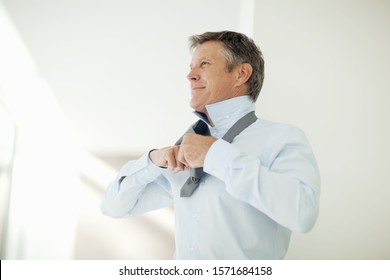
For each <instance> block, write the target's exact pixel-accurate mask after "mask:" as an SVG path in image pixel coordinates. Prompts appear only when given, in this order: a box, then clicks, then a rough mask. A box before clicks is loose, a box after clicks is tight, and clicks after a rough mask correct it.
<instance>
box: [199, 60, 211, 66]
mask: <svg viewBox="0 0 390 280" xmlns="http://www.w3.org/2000/svg"><path fill="white" fill-rule="evenodd" d="M207 64H210V63H209V62H208V61H202V62H201V63H200V66H204V65H207Z"/></svg>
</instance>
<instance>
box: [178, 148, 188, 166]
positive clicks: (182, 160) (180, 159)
mask: <svg viewBox="0 0 390 280" xmlns="http://www.w3.org/2000/svg"><path fill="white" fill-rule="evenodd" d="M177 161H178V162H180V163H181V164H182V165H183V166H188V162H187V161H186V159H185V157H184V147H183V146H180V149H179V152H178V154H177Z"/></svg>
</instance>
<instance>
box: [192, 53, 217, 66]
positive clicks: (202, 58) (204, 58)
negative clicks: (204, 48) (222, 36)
mask: <svg viewBox="0 0 390 280" xmlns="http://www.w3.org/2000/svg"><path fill="white" fill-rule="evenodd" d="M202 60H207V61H212V58H211V57H206V56H202V57H200V58H198V59H197V60H196V61H202ZM192 65H193V64H192V63H190V68H191V67H192Z"/></svg>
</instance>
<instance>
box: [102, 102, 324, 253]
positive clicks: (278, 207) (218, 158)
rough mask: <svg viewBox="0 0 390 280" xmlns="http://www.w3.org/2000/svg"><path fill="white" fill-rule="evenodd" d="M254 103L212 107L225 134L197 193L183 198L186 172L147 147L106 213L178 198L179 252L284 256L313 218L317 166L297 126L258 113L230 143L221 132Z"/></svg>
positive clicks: (120, 180) (121, 213) (106, 202)
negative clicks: (166, 164)
mask: <svg viewBox="0 0 390 280" xmlns="http://www.w3.org/2000/svg"><path fill="white" fill-rule="evenodd" d="M253 110H255V105H254V103H253V102H252V101H251V99H250V98H249V97H248V96H242V97H237V98H232V99H228V100H225V101H222V102H219V103H215V104H211V105H208V106H207V111H208V113H209V116H210V118H211V120H212V121H213V123H214V127H210V131H211V134H212V136H214V137H216V138H219V140H217V141H216V142H215V143H214V144H213V145H212V146H211V148H210V149H209V151H208V153H207V155H206V158H205V162H204V167H203V169H204V171H205V172H206V173H208V174H210V175H208V176H206V177H205V178H203V179H202V182H201V184H200V186H199V187H198V189H197V190H196V191H195V192H194V193H193V194H192V196H191V197H187V198H182V197H180V189H181V187H182V186H183V184H184V182H185V181H186V180H187V178H188V177H189V172H188V171H183V172H180V173H177V174H172V173H171V172H170V171H169V170H168V169H163V168H159V167H157V166H155V165H154V164H153V163H152V162H151V161H150V160H149V158H148V153H146V154H144V155H143V156H142V157H141V158H140V159H138V160H135V161H130V162H128V163H127V164H125V165H124V166H123V167H122V169H121V170H120V172H119V174H118V176H117V178H116V179H115V180H114V181H113V182H112V183H111V184H110V186H109V187H108V189H107V191H106V193H105V196H104V199H103V201H102V211H103V213H105V214H107V215H109V216H112V217H125V216H129V215H138V214H142V213H145V212H147V211H151V210H154V209H157V208H162V207H167V206H172V205H173V206H174V211H175V242H176V252H175V258H177V259H282V258H283V257H284V256H285V254H286V252H287V249H288V245H289V242H290V236H291V231H297V232H307V231H309V230H310V229H311V228H312V227H313V226H314V224H315V221H316V219H317V216H318V212H319V196H320V178H319V172H318V168H317V164H316V161H315V158H314V155H313V152H312V150H311V148H310V145H309V144H308V141H307V139H306V137H305V135H304V134H303V132H302V131H301V130H299V129H298V128H296V127H294V126H292V125H288V124H280V123H274V122H270V121H266V120H262V119H258V120H257V121H256V122H255V123H253V124H252V125H250V126H249V127H248V128H247V129H245V130H244V131H243V132H241V134H239V135H238V136H236V138H235V139H234V140H233V142H232V143H227V142H226V141H224V140H222V139H220V138H221V137H222V136H223V135H224V134H225V133H226V131H227V130H228V129H229V128H230V127H231V126H232V125H233V124H234V123H235V122H236V121H237V120H238V119H240V118H241V117H242V116H244V115H245V114H246V113H248V112H250V111H253Z"/></svg>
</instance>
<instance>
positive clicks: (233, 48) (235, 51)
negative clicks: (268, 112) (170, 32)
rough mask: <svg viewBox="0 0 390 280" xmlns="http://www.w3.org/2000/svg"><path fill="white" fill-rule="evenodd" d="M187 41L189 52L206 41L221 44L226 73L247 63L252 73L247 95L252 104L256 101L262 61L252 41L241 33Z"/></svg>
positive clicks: (261, 81) (227, 32) (223, 32)
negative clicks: (188, 42)
mask: <svg viewBox="0 0 390 280" xmlns="http://www.w3.org/2000/svg"><path fill="white" fill-rule="evenodd" d="M189 41H190V50H194V49H196V48H197V47H199V46H200V45H201V44H203V43H205V42H208V41H217V42H220V43H222V45H223V47H224V51H223V55H224V57H225V58H226V60H227V65H226V66H227V70H228V72H230V71H232V70H233V68H234V67H236V66H238V65H240V64H242V63H249V64H250V65H251V66H252V69H253V72H252V75H251V77H250V78H249V80H248V82H247V83H248V86H249V93H248V94H249V95H250V96H251V97H252V100H253V102H255V101H256V100H257V97H258V96H259V94H260V90H261V88H262V86H263V81H264V59H263V55H262V53H261V51H260V48H259V47H257V46H256V44H255V42H254V41H253V40H252V39H250V38H248V37H247V36H246V35H244V34H242V33H237V32H233V31H221V32H205V33H203V34H200V35H193V36H191V37H190V38H189Z"/></svg>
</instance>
